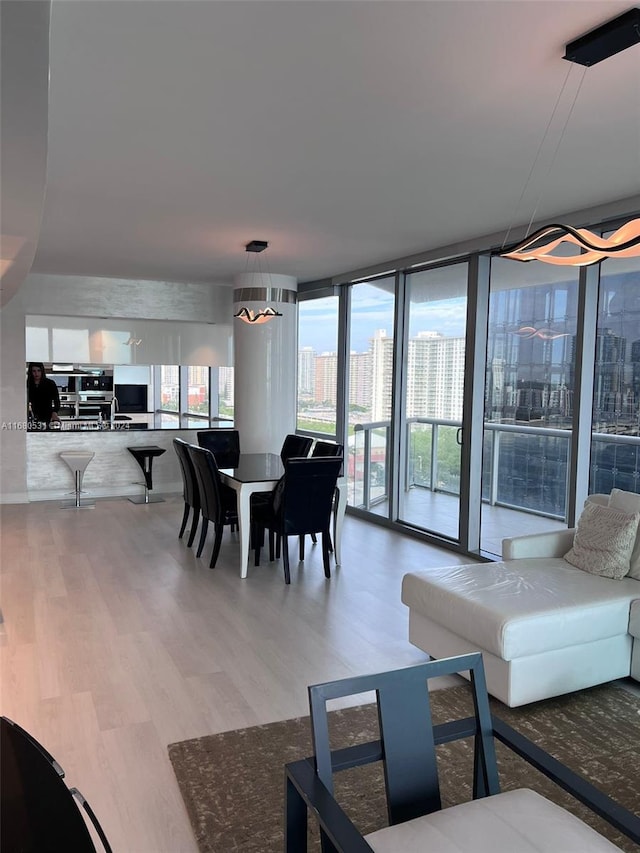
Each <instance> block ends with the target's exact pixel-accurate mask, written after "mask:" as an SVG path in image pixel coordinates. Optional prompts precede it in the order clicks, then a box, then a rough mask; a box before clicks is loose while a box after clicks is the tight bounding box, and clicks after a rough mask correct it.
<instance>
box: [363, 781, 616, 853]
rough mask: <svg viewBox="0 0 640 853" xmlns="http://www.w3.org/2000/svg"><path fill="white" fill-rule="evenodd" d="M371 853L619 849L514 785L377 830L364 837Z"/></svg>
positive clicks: (609, 852)
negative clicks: (510, 789)
mask: <svg viewBox="0 0 640 853" xmlns="http://www.w3.org/2000/svg"><path fill="white" fill-rule="evenodd" d="M365 838H366V839H367V842H368V844H369V846H370V847H372V848H373V850H375V851H376V853H407V851H409V850H433V851H437V853H468V851H470V850H473V851H474V853H515V851H525V850H526V851H528V853H560V851H563V853H569V851H571V853H613V851H614V850H618V851H619V850H620V848H619V847H616V846H614V845H613V844H612V843H611V842H610V841H607V839H606V838H603V837H602V836H601V835H600V834H599V833H597V832H596V831H595V830H594V829H591V827H590V826H587V824H586V823H583V822H582V821H581V820H580V819H579V818H577V817H575V815H572V814H570V813H569V812H568V811H565V809H563V808H561V807H560V806H557V805H556V804H555V803H552V802H550V801H549V800H547V799H546V798H545V797H542V796H541V795H540V794H537V793H536V792H535V791H530V790H529V789H528V788H519V789H516V790H515V791H505V792H503V793H501V794H494V796H492V797H483V798H482V799H479V800H472V801H471V802H468V803H461V804H460V805H458V806H451V807H450V808H448V809H443V810H442V811H437V812H432V813H431V814H428V815H423V816H422V817H417V818H414V819H413V820H408V821H406V822H405V823H399V824H396V825H395V826H389V827H385V828H384V829H379V830H378V831H377V832H372V833H370V834H369V835H367V836H365Z"/></svg>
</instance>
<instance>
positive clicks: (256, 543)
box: [253, 524, 264, 566]
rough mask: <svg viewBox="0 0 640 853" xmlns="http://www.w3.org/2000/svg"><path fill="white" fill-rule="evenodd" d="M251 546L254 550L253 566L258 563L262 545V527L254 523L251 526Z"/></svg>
mask: <svg viewBox="0 0 640 853" xmlns="http://www.w3.org/2000/svg"><path fill="white" fill-rule="evenodd" d="M253 536H254V539H253V547H254V550H255V555H256V556H255V560H254V563H253V564H254V566H259V565H260V549H261V548H262V546H263V545H264V527H260V528H258V526H257V525H256V524H254V526H253Z"/></svg>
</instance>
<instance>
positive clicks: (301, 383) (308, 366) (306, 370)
mask: <svg viewBox="0 0 640 853" xmlns="http://www.w3.org/2000/svg"><path fill="white" fill-rule="evenodd" d="M315 382H316V353H315V350H314V349H313V347H302V349H299V350H298V394H299V395H300V396H301V397H313V396H314V394H315Z"/></svg>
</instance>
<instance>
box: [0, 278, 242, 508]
mask: <svg viewBox="0 0 640 853" xmlns="http://www.w3.org/2000/svg"><path fill="white" fill-rule="evenodd" d="M229 284H230V283H229ZM232 309H233V303H232V288H231V286H226V282H225V283H217V284H201V283H176V282H167V281H138V280H129V279H105V278H94V277H88V276H59V275H39V274H31V275H29V276H28V277H27V278H26V280H25V282H24V283H23V285H22V287H21V288H20V289H19V291H18V292H17V293H16V295H15V296H14V297H13V298H12V299H11V300H10V301H9V302H8V303H7V304H6V305H4V306H3V308H2V311H0V503H23V502H26V501H27V500H28V497H27V460H26V435H25V432H24V430H23V429H21V428H20V425H22V424H24V421H25V412H26V390H25V381H24V375H25V374H24V367H25V361H26V351H25V327H26V317H27V315H58V316H65V317H94V318H101V319H109V318H120V319H128V318H131V319H135V320H140V321H144V320H155V321H179V322H181V323H183V322H184V323H201V324H213V325H211V326H209V329H210V346H209V347H208V348H207V349H208V350H213V351H214V352H216V353H225V352H226V353H227V356H228V358H227V359H226V360H225V362H224V363H226V364H232V357H233V356H232V332H233V327H232V319H233V317H232V314H233V310H232ZM138 328H142V326H139V324H138V323H136V333H137V330H138ZM167 340H169V341H175V338H173V337H171V335H169V337H168V339H167ZM171 345H173V344H171ZM159 352H160V353H163V352H164V350H163V348H162V347H161V346H160V350H159ZM154 353H155V354H157V353H158V349H157V348H154ZM199 357H200V356H199ZM162 360H163V359H161V358H158V359H156V358H154V359H152V362H153V363H158V362H160V361H162ZM166 363H176V362H172V361H171V360H170V359H167V362H166ZM199 363H202V362H199Z"/></svg>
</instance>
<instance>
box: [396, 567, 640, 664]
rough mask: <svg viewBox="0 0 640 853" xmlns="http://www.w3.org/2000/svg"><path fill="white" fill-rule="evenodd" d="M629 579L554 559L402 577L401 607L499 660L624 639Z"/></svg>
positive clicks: (633, 583) (631, 594)
mask: <svg viewBox="0 0 640 853" xmlns="http://www.w3.org/2000/svg"><path fill="white" fill-rule="evenodd" d="M639 594H640V584H639V583H638V581H637V580H633V579H629V578H623V579H622V580H618V581H614V580H611V579H610V578H602V577H599V576H598V575H590V574H587V573H586V572H583V571H581V570H580V569H576V568H574V567H573V566H570V565H569V564H568V563H567V562H566V561H565V560H563V559H562V557H556V558H529V559H527V558H523V559H520V560H517V561H510V562H509V561H508V562H500V563H486V564H478V563H474V564H471V565H464V566H445V567H443V568H439V569H428V570H425V571H421V572H410V573H408V574H406V575H405V576H404V578H403V580H402V601H403V602H404V604H406V605H407V606H408V607H410V608H411V609H414V610H416V611H417V612H418V613H421V614H423V615H424V616H426V617H427V618H428V619H431V620H432V621H433V622H436V623H437V624H439V625H442V626H443V627H445V628H447V629H448V630H449V631H452V632H453V633H454V634H457V635H458V636H460V637H463V638H464V639H466V640H468V641H469V642H471V643H473V644H475V645H477V647H478V648H479V649H485V650H487V651H489V652H492V653H493V654H494V655H496V656H497V657H499V658H502V659H503V660H514V659H516V658H520V657H524V656H527V655H535V654H539V653H541V652H546V651H550V650H552V649H562V648H565V647H568V646H573V645H576V644H582V643H589V642H593V641H594V640H599V639H605V638H607V637H615V636H618V635H620V634H626V633H627V631H628V627H629V605H630V602H631V601H632V600H633V599H634V598H638V597H640V595H639Z"/></svg>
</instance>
